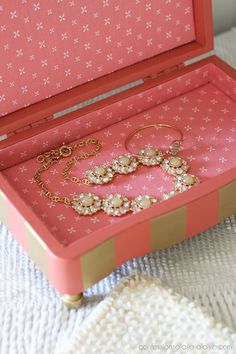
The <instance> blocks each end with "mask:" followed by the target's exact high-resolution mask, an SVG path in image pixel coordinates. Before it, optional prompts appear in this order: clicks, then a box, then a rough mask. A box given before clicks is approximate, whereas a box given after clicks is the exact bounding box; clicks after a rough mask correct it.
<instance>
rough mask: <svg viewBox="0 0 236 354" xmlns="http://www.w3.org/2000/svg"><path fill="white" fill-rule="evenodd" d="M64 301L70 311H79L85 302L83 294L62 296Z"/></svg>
mask: <svg viewBox="0 0 236 354" xmlns="http://www.w3.org/2000/svg"><path fill="white" fill-rule="evenodd" d="M62 301H63V302H64V304H65V305H66V307H68V308H69V309H78V308H79V307H80V306H81V304H82V301H83V293H80V294H75V295H71V294H64V295H62Z"/></svg>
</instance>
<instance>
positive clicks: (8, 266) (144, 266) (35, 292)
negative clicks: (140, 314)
mask: <svg viewBox="0 0 236 354" xmlns="http://www.w3.org/2000/svg"><path fill="white" fill-rule="evenodd" d="M235 37H236V29H235V30H232V31H230V32H228V33H226V34H224V35H221V36H218V37H217V38H216V48H217V52H218V54H219V55H220V56H221V57H223V59H224V60H226V61H228V62H229V63H230V64H231V65H234V66H235V67H236V41H235ZM233 46H234V47H233ZM235 238H236V216H232V217H231V218H229V219H227V220H226V221H224V222H222V223H221V224H219V225H217V226H215V227H214V228H211V229H209V230H208V231H206V232H204V233H202V234H201V235H198V236H197V237H195V238H193V239H191V240H188V241H185V242H183V243H181V244H179V245H176V246H174V247H172V248H170V249H167V250H163V251H160V252H158V253H153V254H150V255H147V256H145V257H140V258H138V259H135V260H133V261H130V262H127V263H126V264H124V265H123V266H122V267H121V268H119V269H118V270H117V271H116V272H114V273H112V274H111V275H110V276H108V277H107V278H106V279H104V280H103V281H101V282H100V283H98V284H96V285H95V286H93V287H92V288H90V289H88V290H87V291H86V292H85V302H84V305H83V307H81V309H79V310H71V311H68V310H67V309H66V308H65V307H64V306H63V305H62V303H61V300H60V294H59V293H58V292H57V291H55V290H54V289H53V288H52V287H51V285H50V284H49V283H48V281H47V280H46V279H45V278H44V277H43V276H42V274H41V273H40V272H39V271H38V270H37V269H36V268H35V267H34V264H33V263H32V261H31V260H30V259H29V258H28V257H27V256H26V255H25V254H24V253H23V251H22V250H21V248H20V247H19V246H18V245H17V243H16V241H15V240H14V239H13V237H12V236H11V235H10V233H9V232H8V231H7V229H6V228H5V227H4V226H3V225H0V353H1V354H18V353H19V354H53V353H60V351H61V350H62V349H63V350H64V349H65V344H66V346H67V348H77V347H76V345H77V344H76V338H77V336H78V333H80V331H81V333H85V332H84V331H86V328H88V327H86V326H88V325H86V324H83V322H84V320H85V319H87V318H88V315H89V314H90V313H91V311H92V310H94V309H95V311H98V312H99V311H100V310H99V308H100V309H101V308H103V307H102V306H103V303H100V302H101V300H103V298H104V296H105V295H106V294H107V293H108V292H110V291H111V289H112V288H113V287H114V286H115V285H116V284H118V283H119V282H120V280H121V279H122V278H123V277H125V276H127V275H130V274H131V273H132V272H133V271H138V272H140V273H143V274H147V275H149V276H152V277H154V278H159V279H161V280H162V283H163V284H165V286H168V287H171V288H173V289H174V290H175V291H177V292H178V293H179V294H181V295H185V296H186V297H187V298H188V299H190V301H192V300H195V301H196V303H198V304H199V305H201V306H204V307H205V309H206V311H207V312H208V314H209V315H211V316H214V318H215V319H216V321H217V322H221V323H222V324H223V325H227V326H228V327H230V328H231V329H233V330H235V331H236V301H235V299H236V239H235ZM144 288H145V287H144ZM118 291H119V290H118ZM139 291H141V290H140V289H139ZM156 295H158V294H156ZM112 296H113V295H111V297H112ZM140 296H143V295H140ZM145 296H147V295H145ZM105 301H106V300H105ZM150 301H151V300H150ZM184 301H185V304H186V300H184ZM99 303H100V304H99ZM105 304H107V302H105ZM104 306H105V307H106V305H104ZM96 307H97V309H96ZM182 310H183V309H182ZM109 311H111V312H110V316H112V307H111V308H110V310H109ZM196 311H199V310H197V309H196ZM96 315H97V314H96V313H95V314H94V315H93V316H94V318H95V319H96V318H97V317H96ZM86 321H90V320H88V319H87V320H86ZM176 321H177V319H176ZM92 323H93V324H95V323H96V321H95V322H92ZM178 323H179V326H180V327H181V324H182V321H180V322H178ZM208 323H209V322H208ZM193 324H194V321H193ZM105 325H106V326H107V323H105ZM198 325H199V323H198ZM83 326H84V329H83ZM177 327H178V326H177ZM140 328H141V327H140ZM220 328H222V327H220ZM202 329H203V327H202V328H201V330H202ZM93 330H94V331H93V333H94V336H95V337H96V336H97V338H99V336H100V335H101V334H99V333H97V332H96V326H95V327H94V328H93ZM198 330H199V331H200V328H199V327H198ZM96 333H97V334H96ZM105 333H106V335H107V333H108V332H107V327H106V331H105ZM221 334H222V333H221ZM110 335H111V336H112V333H110ZM222 335H223V334H222ZM227 335H229V332H228V330H227ZM229 338H230V339H229V340H230V341H231V340H232V343H233V340H234V337H232V336H231V334H230V337H229ZM232 338H233V339H232ZM146 339H148V343H147V344H157V343H156V342H155V341H154V342H153V340H151V337H148V338H146ZM80 343H82V342H81V338H80ZM139 344H140V345H141V344H146V343H144V342H143V343H139ZM86 345H87V344H86ZM81 348H82V347H81ZM85 348H86V347H85ZM87 348H88V347H87ZM94 348H95V347H94ZM68 350H69V349H68ZM81 350H82V349H81ZM77 352H78V353H80V352H81V353H83V352H82V351H78V350H77V349H75V351H74V353H77ZM92 352H93V347H92V345H91V346H90V351H89V352H86V353H92ZM97 352H98V351H97ZM103 352H104V353H107V352H105V351H103ZM112 352H114V353H116V352H115V348H113V351H110V352H109V353H112ZM172 352H173V351H172ZM179 352H181V351H179ZM182 352H186V353H187V352H188V351H182ZM190 352H191V351H189V353H190ZM205 352H206V351H205ZM235 352H236V351H235ZM71 353H73V350H72V351H71ZM101 353H102V351H101ZM121 353H124V352H121ZM163 353H167V351H163ZM197 353H200V351H197ZM215 353H216V351H215ZM220 353H223V351H220ZM99 354H100V353H99Z"/></svg>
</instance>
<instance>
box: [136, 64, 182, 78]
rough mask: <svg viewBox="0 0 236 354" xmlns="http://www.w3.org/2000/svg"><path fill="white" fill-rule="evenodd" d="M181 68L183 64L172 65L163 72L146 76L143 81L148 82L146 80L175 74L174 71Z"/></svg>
mask: <svg viewBox="0 0 236 354" xmlns="http://www.w3.org/2000/svg"><path fill="white" fill-rule="evenodd" d="M183 67H184V63H180V64H177V65H173V66H171V67H170V68H167V69H165V70H162V71H158V72H157V73H155V74H152V75H148V76H146V77H145V78H144V79H143V81H148V80H153V79H157V78H158V77H160V76H163V75H167V74H170V73H173V72H175V71H178V70H180V69H182V68H183Z"/></svg>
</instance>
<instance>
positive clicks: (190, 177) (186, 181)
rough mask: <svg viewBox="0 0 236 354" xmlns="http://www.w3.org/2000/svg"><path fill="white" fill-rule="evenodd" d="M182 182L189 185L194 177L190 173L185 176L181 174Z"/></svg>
mask: <svg viewBox="0 0 236 354" xmlns="http://www.w3.org/2000/svg"><path fill="white" fill-rule="evenodd" d="M183 182H184V183H185V184H186V185H187V186H191V185H192V184H193V183H194V178H193V176H191V175H185V176H183Z"/></svg>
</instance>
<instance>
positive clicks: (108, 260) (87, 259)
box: [80, 239, 116, 289]
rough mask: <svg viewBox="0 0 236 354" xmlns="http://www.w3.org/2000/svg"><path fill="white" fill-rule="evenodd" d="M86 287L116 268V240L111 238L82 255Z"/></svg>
mask: <svg viewBox="0 0 236 354" xmlns="http://www.w3.org/2000/svg"><path fill="white" fill-rule="evenodd" d="M80 261H81V271H82V277H83V285H84V288H85V289H86V288H88V287H90V286H91V285H93V284H95V283H97V282H98V281H99V280H101V279H103V278H105V277H106V276H107V275H108V274H110V273H111V272H113V271H114V270H115V268H116V260H115V240H114V239H110V240H107V241H105V242H103V243H102V244H100V245H99V246H97V247H95V248H93V249H92V250H90V251H89V252H87V253H85V254H83V255H82V256H81V257H80Z"/></svg>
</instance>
